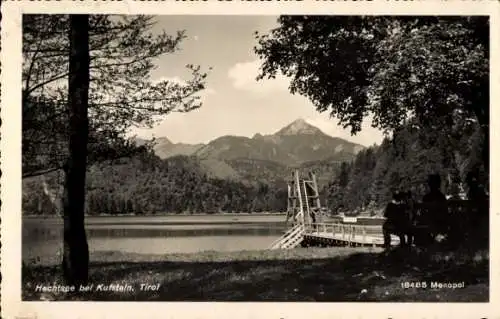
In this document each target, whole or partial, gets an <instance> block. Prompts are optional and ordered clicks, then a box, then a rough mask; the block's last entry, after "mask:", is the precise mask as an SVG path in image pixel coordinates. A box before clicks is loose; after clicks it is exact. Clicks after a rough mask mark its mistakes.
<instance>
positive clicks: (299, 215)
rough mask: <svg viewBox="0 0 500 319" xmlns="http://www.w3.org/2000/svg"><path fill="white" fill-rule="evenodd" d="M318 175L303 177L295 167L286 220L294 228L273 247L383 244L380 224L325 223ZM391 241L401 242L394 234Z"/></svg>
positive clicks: (272, 245) (394, 242) (272, 246)
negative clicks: (317, 180) (317, 179)
mask: <svg viewBox="0 0 500 319" xmlns="http://www.w3.org/2000/svg"><path fill="white" fill-rule="evenodd" d="M324 217H325V216H323V214H322V209H321V204H320V199H319V192H318V185H317V182H316V176H315V174H314V173H313V172H310V173H309V175H308V176H307V178H305V179H304V178H301V177H300V175H299V172H298V171H297V170H296V171H295V172H294V173H293V175H292V179H291V180H290V181H289V183H288V209H287V216H286V222H287V224H291V227H290V228H289V230H288V231H287V232H285V233H284V234H283V235H282V236H281V237H280V238H278V239H277V240H276V241H275V242H273V243H272V244H271V245H270V247H269V248H270V249H292V248H295V247H298V246H372V247H377V246H379V247H380V246H383V244H384V238H383V234H382V226H381V225H357V224H344V223H339V222H324V221H323V220H324V219H325V218H324ZM391 244H393V245H397V244H399V238H398V237H397V236H391Z"/></svg>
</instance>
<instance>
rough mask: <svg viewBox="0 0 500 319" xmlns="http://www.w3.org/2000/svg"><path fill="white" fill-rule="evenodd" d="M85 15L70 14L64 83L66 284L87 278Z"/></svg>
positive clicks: (64, 262)
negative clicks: (66, 121)
mask: <svg viewBox="0 0 500 319" xmlns="http://www.w3.org/2000/svg"><path fill="white" fill-rule="evenodd" d="M88 29H89V17H88V15H71V16H70V33H69V38H70V56H69V74H70V75H69V83H68V114H69V157H68V159H67V162H66V165H65V167H64V171H65V182H64V194H63V211H64V256H63V261H62V267H63V274H64V279H65V281H66V283H67V284H69V285H80V284H86V283H87V281H88V269H89V249H88V243H87V236H86V234H85V225H84V212H85V174H86V166H87V140H88V131H89V128H88V126H89V125H88V90H89V63H90V59H89V31H88Z"/></svg>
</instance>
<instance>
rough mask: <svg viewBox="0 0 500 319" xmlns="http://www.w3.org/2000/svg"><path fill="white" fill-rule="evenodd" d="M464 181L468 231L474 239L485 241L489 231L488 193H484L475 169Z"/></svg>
mask: <svg viewBox="0 0 500 319" xmlns="http://www.w3.org/2000/svg"><path fill="white" fill-rule="evenodd" d="M466 183H467V187H468V192H467V199H468V200H469V202H470V208H469V216H468V223H467V226H468V227H467V228H468V233H473V237H474V240H479V239H483V240H485V241H487V239H488V238H487V237H488V236H486V234H488V233H489V231H488V224H489V218H488V217H489V208H488V195H486V191H485V189H484V186H483V185H481V184H480V183H479V173H478V171H477V170H474V171H471V172H469V173H468V174H467V177H466ZM482 235H484V236H482Z"/></svg>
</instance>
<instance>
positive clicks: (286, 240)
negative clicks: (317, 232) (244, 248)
mask: <svg viewBox="0 0 500 319" xmlns="http://www.w3.org/2000/svg"><path fill="white" fill-rule="evenodd" d="M305 231H306V228H305V227H304V225H302V224H297V225H295V226H294V227H292V228H290V229H289V230H288V231H287V232H286V233H285V234H283V236H281V237H280V238H278V239H277V240H276V241H275V242H274V243H272V244H271V246H270V247H269V248H270V249H292V248H295V247H297V246H298V245H299V244H300V243H301V242H302V239H303V238H304V233H305Z"/></svg>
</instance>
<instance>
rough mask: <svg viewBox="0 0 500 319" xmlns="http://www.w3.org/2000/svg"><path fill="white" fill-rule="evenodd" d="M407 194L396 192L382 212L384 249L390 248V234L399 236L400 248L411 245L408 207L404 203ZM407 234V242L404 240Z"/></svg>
mask: <svg viewBox="0 0 500 319" xmlns="http://www.w3.org/2000/svg"><path fill="white" fill-rule="evenodd" d="M407 196H409V194H406V193H402V192H400V191H397V192H395V193H394V194H393V196H392V201H390V202H389V203H388V204H387V206H386V208H385V211H384V217H385V218H386V220H385V222H384V224H383V225H382V232H383V235H384V248H385V249H389V248H390V247H391V234H395V235H397V236H399V243H400V246H406V245H407V244H411V238H410V237H411V235H410V234H409V228H408V227H409V223H410V221H409V215H408V205H407V203H406V202H405V199H406V197H407ZM407 234H408V237H409V238H408V241H407V240H406V235H407Z"/></svg>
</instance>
